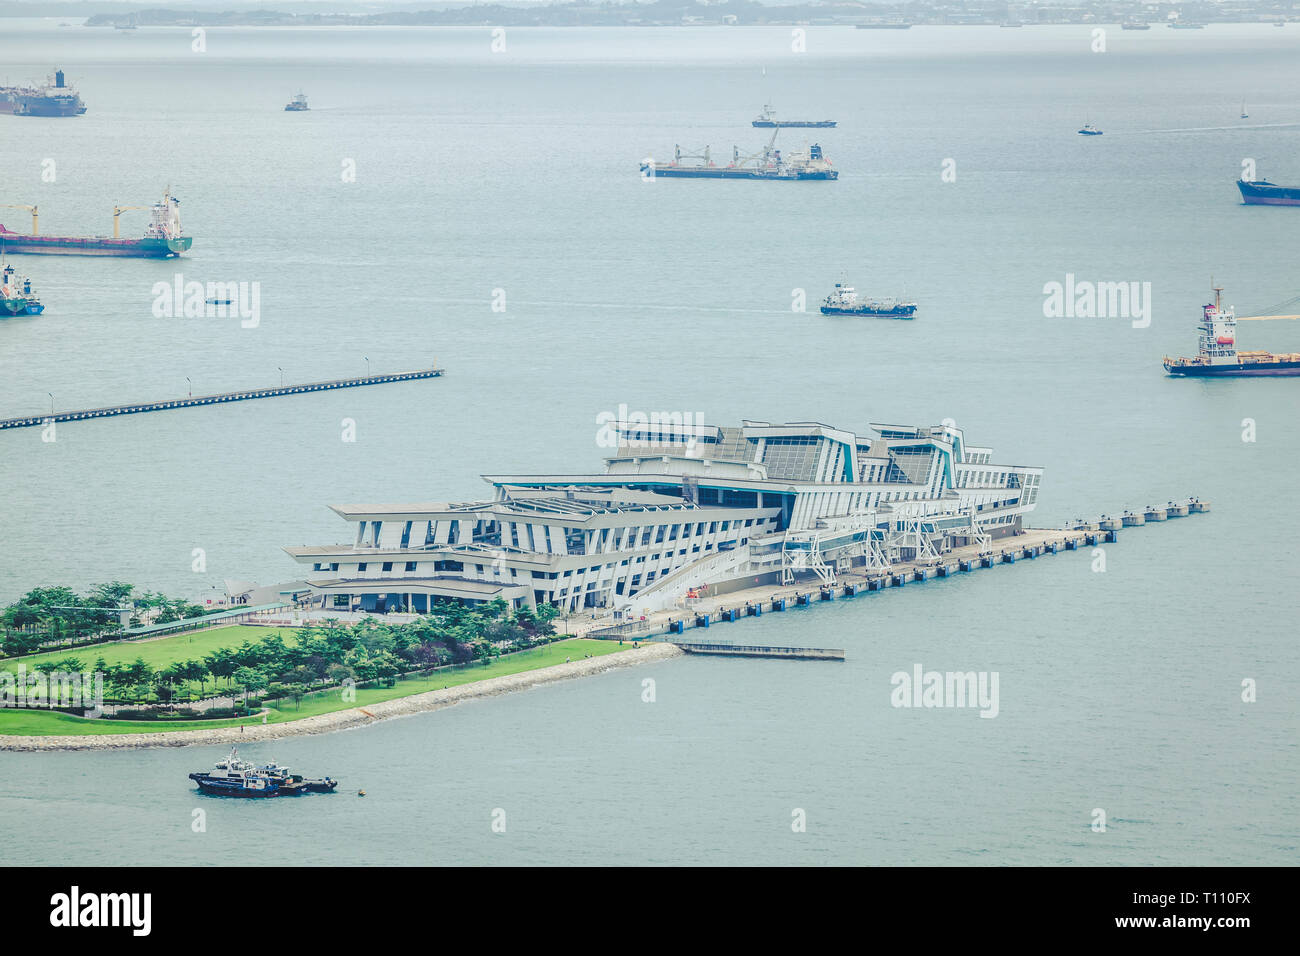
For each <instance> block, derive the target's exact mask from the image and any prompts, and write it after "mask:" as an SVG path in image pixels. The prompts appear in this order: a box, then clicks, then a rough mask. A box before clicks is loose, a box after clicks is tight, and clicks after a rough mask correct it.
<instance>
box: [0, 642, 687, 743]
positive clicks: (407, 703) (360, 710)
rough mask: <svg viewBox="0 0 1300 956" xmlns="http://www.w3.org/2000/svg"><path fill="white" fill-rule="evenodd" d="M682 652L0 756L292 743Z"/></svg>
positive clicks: (69, 739) (1, 739)
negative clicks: (306, 713) (239, 723)
mask: <svg viewBox="0 0 1300 956" xmlns="http://www.w3.org/2000/svg"><path fill="white" fill-rule="evenodd" d="M681 653H682V651H681V650H680V649H678V648H677V647H676V646H675V645H673V644H646V645H644V646H642V647H636V648H629V649H627V650H625V651H617V652H615V653H613V654H605V655H602V656H601V657H590V658H583V659H582V660H579V661H570V662H569V663H567V664H553V665H551V666H550V667H541V668H538V669H537V670H532V671H524V672H523V673H521V674H509V675H507V676H505V677H492V678H489V679H487V680H481V681H475V682H474V683H472V684H461V685H459V686H458V687H448V688H446V689H444V690H431V691H426V692H425V693H423V694H413V695H411V696H410V697H398V698H396V699H394V700H386V701H383V702H382V703H378V704H367V705H366V706H365V707H353V708H350V709H348V710H339V711H335V712H334V713H332V714H320V715H318V716H316V717H304V718H303V719H302V720H293V721H287V722H285V723H282V724H245V725H244V726H243V729H242V732H241V729H240V728H239V727H217V728H213V729H211V730H173V731H168V732H163V733H140V734H86V735H83V736H50V737H19V736H12V737H5V736H0V751H3V750H121V749H125V748H133V747H189V746H194V745H197V744H230V745H232V746H233V745H238V744H246V743H255V742H257V741H260V740H274V739H277V738H280V737H296V736H298V735H300V734H326V733H330V732H331V731H335V730H345V729H347V728H350V727H363V726H365V725H366V724H372V723H375V722H376V721H379V720H384V719H386V718H389V717H404V716H407V715H409V714H418V713H423V712H425V711H430V710H440V709H442V708H443V707H451V706H453V705H454V704H459V703H461V702H462V701H466V700H477V699H479V698H483V697H496V696H498V695H499V694H509V693H511V692H512V691H517V690H525V689H527V688H529V687H536V686H538V685H540V684H550V683H553V682H554V681H560V680H568V679H570V678H573V677H587V676H590V675H592V674H600V673H603V672H605V671H608V670H613V669H614V668H616V667H626V666H629V665H633V664H648V663H650V662H652V661H661V660H666V659H668V658H670V657H676V656H677V655H679V654H681Z"/></svg>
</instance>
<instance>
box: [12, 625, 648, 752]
mask: <svg viewBox="0 0 1300 956" xmlns="http://www.w3.org/2000/svg"><path fill="white" fill-rule="evenodd" d="M223 630H266V628H223ZM272 630H274V629H272ZM168 640H170V638H168ZM239 640H240V641H242V640H243V638H242V637H241V638H239ZM160 643H161V642H160ZM104 646H105V647H107V646H108V645H104ZM216 646H222V645H220V644H218V645H216ZM630 647H631V645H630V644H624V645H621V646H620V645H619V644H617V643H615V642H614V641H595V640H588V639H587V638H581V637H578V638H571V639H569V640H567V641H560V642H558V643H556V644H548V645H547V646H545V647H538V648H534V649H533V650H530V651H520V652H519V653H517V654H509V655H507V656H505V657H498V658H493V660H492V662H491V663H490V664H488V665H487V666H486V667H484V666H483V665H481V664H475V665H472V666H469V667H463V668H457V669H455V670H446V671H437V672H435V673H434V674H432V675H431V676H429V677H428V678H425V677H411V678H407V679H405V680H399V681H398V682H397V683H396V684H395V685H394V686H392V687H358V688H357V691H356V698H357V699H356V700H355V701H345V700H343V699H342V694H341V693H340V690H339V688H331V689H330V690H326V691H320V692H318V693H315V694H311V695H309V696H306V697H304V698H303V699H302V705H301V707H299V706H298V705H296V704H294V702H293V701H292V700H283V701H277V704H278V709H277V708H272V709H271V712H270V713H269V714H267V715H266V717H267V723H272V724H278V723H284V722H287V721H293V720H301V719H302V718H303V717H314V716H316V715H317V714H328V713H332V712H334V711H336V710H347V709H349V708H352V707H365V706H366V705H367V704H377V703H379V702H380V701H385V700H394V699H396V698H398V697H410V696H411V695H412V694H423V693H424V692H425V691H430V690H441V689H442V688H444V687H457V686H459V685H461V684H471V683H474V682H476V681H481V680H487V679H489V678H492V677H505V676H507V675H510V674H520V673H523V672H524V671H531V670H538V669H540V668H543V667H550V666H552V665H554V664H563V663H564V660H565V658H570V659H572V660H581V659H582V658H583V657H585V656H586V655H588V654H590V655H591V656H592V657H602V656H604V655H606V654H613V653H614V652H616V651H622V650H628V649H629V648H630ZM185 656H188V655H182V658H184V657H185ZM105 660H107V657H105ZM130 660H135V657H131V658H130ZM261 722H262V718H261V717H260V716H259V717H245V718H240V719H237V720H188V721H161V720H103V719H101V720H87V719H85V718H84V717H70V716H68V715H66V714H56V713H51V712H49V711H36V710H15V709H0V735H6V734H10V735H12V734H21V735H30V736H39V737H47V736H50V735H54V734H69V735H76V734H143V733H155V732H158V731H168V730H196V729H201V728H206V727H233V726H235V725H237V724H241V723H246V724H260V723H261Z"/></svg>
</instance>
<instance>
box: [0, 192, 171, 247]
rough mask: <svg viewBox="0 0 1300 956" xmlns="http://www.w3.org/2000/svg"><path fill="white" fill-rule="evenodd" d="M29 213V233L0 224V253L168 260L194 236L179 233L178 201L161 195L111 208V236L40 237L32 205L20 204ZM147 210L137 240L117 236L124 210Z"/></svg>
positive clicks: (165, 194)
mask: <svg viewBox="0 0 1300 956" xmlns="http://www.w3.org/2000/svg"><path fill="white" fill-rule="evenodd" d="M20 208H24V209H28V210H30V211H31V213H32V232H31V235H24V234H22V233H18V232H10V231H9V230H8V229H6V228H5V226H4V225H3V224H0V253H21V254H24V255H44V256H131V257H134V258H143V259H168V258H171V257H172V256H179V255H180V254H181V253H183V252H186V251H188V250H189V248H190V246H191V245H192V244H193V242H194V239H193V237H191V236H186V235H183V234H182V233H181V213H180V200H179V199H176V198H175V197H174V196H172V194H171V189H170V188H168V190H167V192H166V193H164V194H163V198H162V201H161V202H156V203H154V204H153V205H152V206H149V207H145V206H116V207H114V209H113V236H112V237H111V238H110V237H108V236H42V235H38V231H39V230H38V226H39V220H38V218H37V215H36V207H35V206H23V207H20ZM145 208H148V209H149V210H150V211H151V214H152V218H151V219H150V222H149V227H148V228H147V229H146V230H145V233H144V236H143V237H142V238H140V239H121V238H119V237H118V235H117V233H118V217H119V216H120V215H121V214H122V213H123V212H125V211H127V210H128V209H145Z"/></svg>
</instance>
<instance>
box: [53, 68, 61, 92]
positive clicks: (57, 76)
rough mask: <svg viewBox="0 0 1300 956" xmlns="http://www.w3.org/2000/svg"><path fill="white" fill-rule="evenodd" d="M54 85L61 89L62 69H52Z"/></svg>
mask: <svg viewBox="0 0 1300 956" xmlns="http://www.w3.org/2000/svg"><path fill="white" fill-rule="evenodd" d="M54 85H55V86H57V87H58V88H59V89H63V71H62V70H55V71H54Z"/></svg>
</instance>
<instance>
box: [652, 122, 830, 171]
mask: <svg viewBox="0 0 1300 956" xmlns="http://www.w3.org/2000/svg"><path fill="white" fill-rule="evenodd" d="M778 132H780V130H774V131H773V133H772V139H771V140H770V141H769V142H768V144H767V145H766V146H764V147H763V149H762V150H761V151H759V152H757V153H754V154H753V155H751V156H743V157H742V156H741V155H740V150H739V148H735V147H733V149H732V157H731V162H730V163H728V164H727V165H726V166H718V165H716V164H715V163H714V162H713V160H712V158H711V157H710V155H709V147H707V146H706V147H704V152H703V153H696V154H685V153H683V152H682V148H681V147H680V146H676V147H674V150H673V161H672V162H671V163H656V162H655V161H654V160H652V159H647V160H645V161H644V162H642V163H641V176H642V178H643V179H655V178H658V177H661V176H662V177H665V178H670V179H784V180H794V179H829V180H833V179H839V177H840V174H839V170H836V169H832V168H831V161H830V160H829V159H827V158H826V157H825V156H824V155H823V154H822V148H821V146H820V145H818V144H817V143H813V144H812V146H810V147H809V148H808V149H807V150H806V151H792V152H790V153H788V154H783V153H782V152H781V150H779V149H777V148H776V145H775V144H776V134H777V133H778ZM683 159H695V160H698V161H699V162H696V163H693V164H685V163H683V162H682V160H683Z"/></svg>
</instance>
